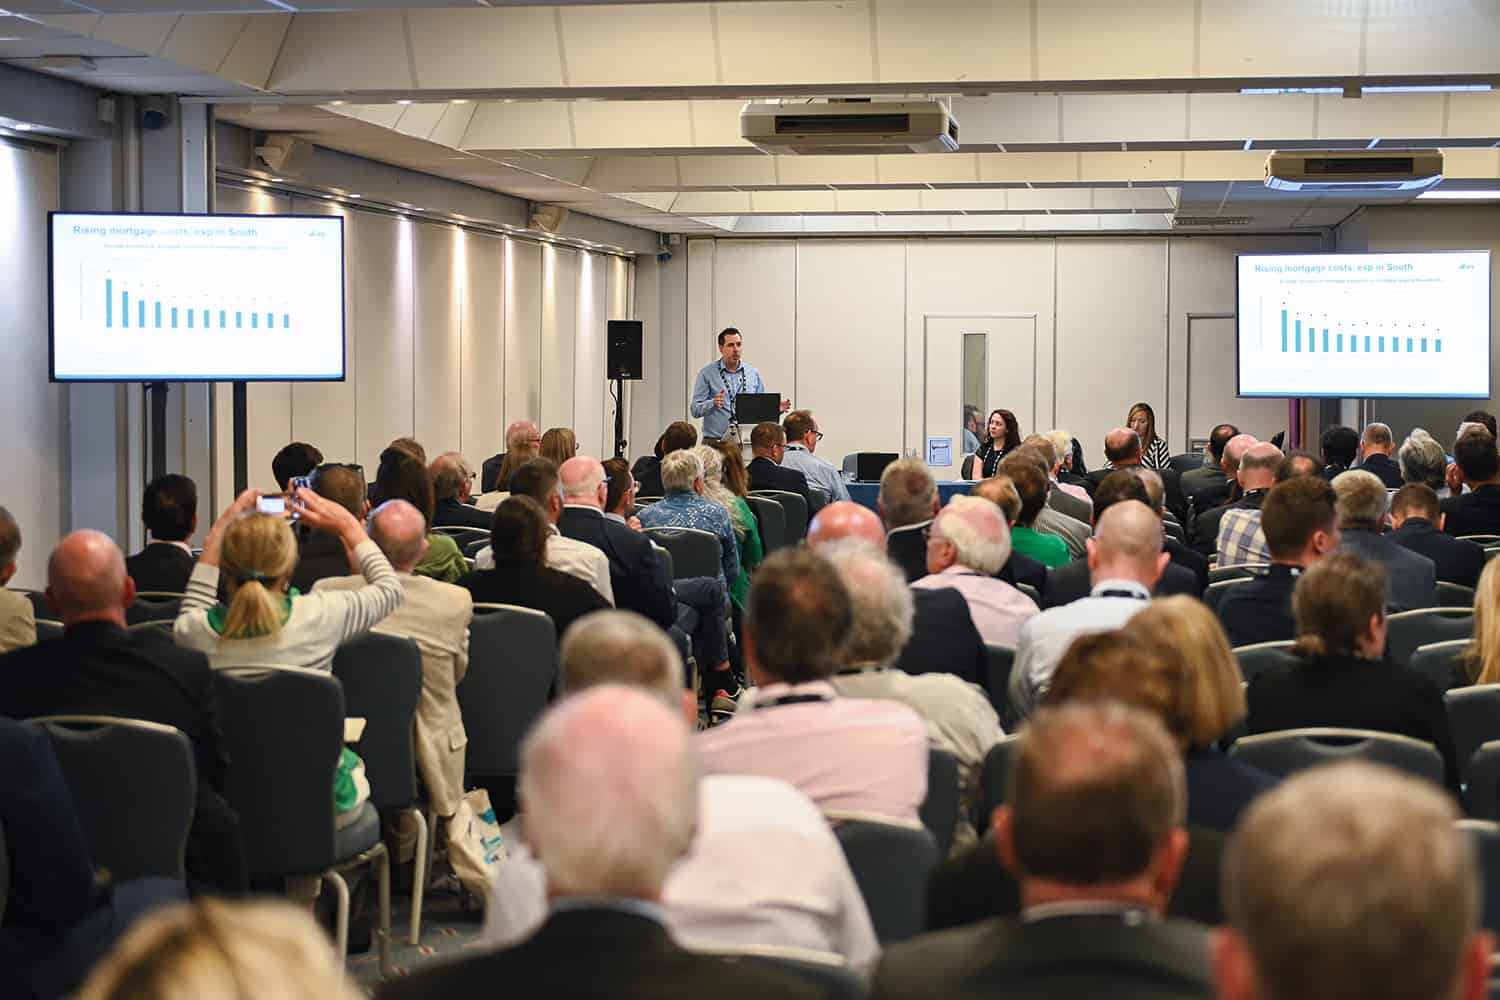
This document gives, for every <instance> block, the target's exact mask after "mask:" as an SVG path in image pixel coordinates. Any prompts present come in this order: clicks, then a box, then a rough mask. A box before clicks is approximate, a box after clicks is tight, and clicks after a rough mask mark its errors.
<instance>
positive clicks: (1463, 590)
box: [1437, 580, 1474, 608]
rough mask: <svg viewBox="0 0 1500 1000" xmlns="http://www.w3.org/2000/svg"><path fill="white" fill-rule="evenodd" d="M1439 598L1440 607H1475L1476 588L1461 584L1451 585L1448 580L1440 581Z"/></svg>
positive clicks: (1438, 587) (1438, 585) (1438, 583)
mask: <svg viewBox="0 0 1500 1000" xmlns="http://www.w3.org/2000/svg"><path fill="white" fill-rule="evenodd" d="M1437 596H1438V605H1439V606H1440V607H1444V608H1472V607H1474V588H1473V587H1465V586H1464V585H1463V584H1461V583H1449V582H1448V581H1447V580H1439V581H1438V582H1437Z"/></svg>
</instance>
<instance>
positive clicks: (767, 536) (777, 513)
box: [745, 494, 786, 555]
mask: <svg viewBox="0 0 1500 1000" xmlns="http://www.w3.org/2000/svg"><path fill="white" fill-rule="evenodd" d="M745 502H746V503H748V504H749V505H750V510H751V511H752V512H753V513H754V514H755V524H756V527H758V528H759V529H760V544H761V548H762V549H764V550H765V552H766V554H767V555H769V554H770V553H772V552H775V551H776V550H777V549H779V548H782V547H784V546H785V545H786V509H785V508H783V507H782V506H781V504H779V503H777V502H776V501H775V500H772V499H771V498H770V497H762V496H756V495H754V494H751V495H750V496H748V497H746V498H745Z"/></svg>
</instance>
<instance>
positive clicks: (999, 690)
mask: <svg viewBox="0 0 1500 1000" xmlns="http://www.w3.org/2000/svg"><path fill="white" fill-rule="evenodd" d="M1015 665H1016V651H1015V650H1014V649H1012V648H1011V647H1009V646H995V645H991V644H990V643H985V644H984V693H985V694H987V695H989V697H990V705H992V706H993V707H994V709H995V714H996V715H998V716H999V717H1000V725H1002V726H1004V727H1006V728H1009V725H1010V723H1009V722H1008V721H1007V718H1006V717H1007V716H1009V715H1010V671H1011V668H1012V667H1014V666H1015Z"/></svg>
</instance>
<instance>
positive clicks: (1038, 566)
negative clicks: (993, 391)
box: [923, 472, 1094, 595]
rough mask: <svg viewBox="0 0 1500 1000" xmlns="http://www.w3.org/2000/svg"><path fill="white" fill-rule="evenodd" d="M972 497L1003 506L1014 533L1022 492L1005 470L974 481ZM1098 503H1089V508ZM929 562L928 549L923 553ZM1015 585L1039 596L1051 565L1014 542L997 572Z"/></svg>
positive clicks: (1002, 508) (1018, 516) (1044, 586)
mask: <svg viewBox="0 0 1500 1000" xmlns="http://www.w3.org/2000/svg"><path fill="white" fill-rule="evenodd" d="M969 495H970V496H976V497H982V498H984V499H985V500H988V501H989V502H990V503H992V504H994V505H995V506H996V507H998V508H1000V516H1001V517H1003V518H1004V519H1005V526H1006V527H1007V528H1009V529H1010V530H1011V533H1012V535H1014V533H1015V530H1016V522H1017V521H1019V520H1020V518H1021V494H1020V493H1019V492H1018V491H1017V490H1016V484H1015V483H1014V482H1012V481H1011V478H1010V477H1009V476H1007V475H1004V474H1002V473H998V472H997V473H995V474H994V475H993V476H991V477H990V478H988V479H982V480H980V481H979V482H977V483H975V484H974V488H973V489H971V490H970V491H969ZM1093 509H1094V505H1093V503H1092V502H1090V503H1089V510H1090V511H1092V510H1093ZM923 559H924V564H925V559H926V552H925V551H924V552H923ZM995 575H996V576H997V577H999V578H1000V579H1002V580H1004V581H1005V582H1006V583H1008V584H1010V585H1011V586H1012V587H1016V586H1018V585H1020V584H1023V583H1024V584H1026V585H1027V586H1028V587H1030V588H1031V589H1032V590H1034V591H1036V593H1037V594H1038V595H1040V594H1042V593H1044V592H1045V591H1046V589H1047V567H1046V566H1045V565H1043V564H1042V563H1040V562H1037V561H1036V560H1035V559H1033V558H1031V557H1030V556H1028V555H1026V554H1025V553H1024V552H1017V551H1016V547H1015V545H1014V544H1012V545H1011V548H1010V558H1009V559H1007V560H1005V565H1004V566H1001V567H1000V572H998V573H996V574H995Z"/></svg>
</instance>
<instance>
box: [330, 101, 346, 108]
mask: <svg viewBox="0 0 1500 1000" xmlns="http://www.w3.org/2000/svg"><path fill="white" fill-rule="evenodd" d="M328 103H329V104H332V105H333V106H334V107H336V108H341V107H343V106H344V105H346V104H348V103H349V102H348V101H329V102H328Z"/></svg>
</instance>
